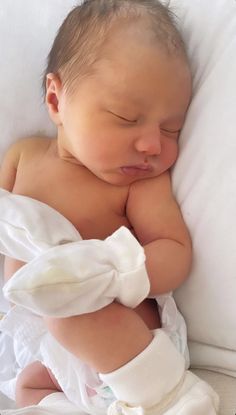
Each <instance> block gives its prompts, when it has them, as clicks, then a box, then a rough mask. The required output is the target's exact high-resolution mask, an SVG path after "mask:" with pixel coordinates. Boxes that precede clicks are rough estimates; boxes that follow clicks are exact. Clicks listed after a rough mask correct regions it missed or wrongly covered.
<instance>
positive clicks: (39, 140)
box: [9, 136, 52, 154]
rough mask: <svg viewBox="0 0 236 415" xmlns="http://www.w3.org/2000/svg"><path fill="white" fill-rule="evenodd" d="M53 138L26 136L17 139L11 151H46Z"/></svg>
mask: <svg viewBox="0 0 236 415" xmlns="http://www.w3.org/2000/svg"><path fill="white" fill-rule="evenodd" d="M51 141H52V139H51V138H47V137H37V136H32V137H26V138H22V139H21V140H19V141H17V142H16V143H14V144H13V145H12V146H11V147H10V149H9V150H10V151H15V152H17V153H20V154H22V153H24V152H34V151H36V150H37V151H45V150H47V149H48V147H49V146H50V143H51Z"/></svg>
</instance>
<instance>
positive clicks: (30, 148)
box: [0, 137, 51, 191]
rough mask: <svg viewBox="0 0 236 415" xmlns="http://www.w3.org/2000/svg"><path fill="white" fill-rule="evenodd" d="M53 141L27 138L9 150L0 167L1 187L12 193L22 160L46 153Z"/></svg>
mask: <svg viewBox="0 0 236 415" xmlns="http://www.w3.org/2000/svg"><path fill="white" fill-rule="evenodd" d="M50 142H51V139H49V138H42V137H27V138H22V139H21V140H18V141H16V142H15V143H13V144H12V145H11V146H10V147H9V148H8V150H7V152H6V154H5V156H4V158H3V161H2V163H1V167H0V187H2V188H4V189H6V190H9V191H12V189H13V186H14V182H15V177H16V172H17V169H18V165H19V162H20V160H21V158H22V157H23V156H24V155H26V156H29V157H32V155H33V154H34V153H35V154H39V153H40V151H41V152H43V151H46V149H47V148H48V147H49V145H50ZM36 152H37V153H36Z"/></svg>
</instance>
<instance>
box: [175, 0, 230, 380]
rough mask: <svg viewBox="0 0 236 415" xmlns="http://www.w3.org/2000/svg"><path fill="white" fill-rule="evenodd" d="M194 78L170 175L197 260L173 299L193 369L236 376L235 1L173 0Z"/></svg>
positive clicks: (195, 259)
mask: <svg viewBox="0 0 236 415" xmlns="http://www.w3.org/2000/svg"><path fill="white" fill-rule="evenodd" d="M170 3H171V6H172V7H174V9H175V12H176V13H177V14H178V16H179V17H180V20H181V21H180V26H181V28H182V32H183V36H184V38H185V40H186V43H187V49H188V53H189V57H190V60H191V65H192V70H193V75H194V97H193V101H192V104H191V107H190V109H189V112H188V116H187V120H186V123H185V128H184V130H183V132H182V136H181V151H180V157H179V160H178V162H177V164H176V166H175V169H174V173H173V184H174V190H175V193H176V195H177V199H178V201H179V203H180V205H181V208H182V211H183V214H184V218H185V220H186V222H187V224H188V227H189V229H190V232H191V235H192V240H193V250H194V262H193V268H192V272H191V275H190V278H189V280H188V281H187V282H186V283H185V284H184V285H183V286H182V287H181V288H180V289H179V290H178V291H177V292H176V295H175V298H176V300H177V304H178V306H179V308H180V309H181V311H182V313H183V315H184V317H185V319H186V321H187V326H188V336H189V340H190V342H189V346H190V358H191V364H192V366H197V367H209V368H211V369H215V370H217V371H222V372H225V373H228V374H231V375H234V376H236V301H235V295H236V220H235V218H236V1H235V0H214V4H213V3H212V2H211V1H206V0H195V1H191V2H190V1H189V0H171V2H170Z"/></svg>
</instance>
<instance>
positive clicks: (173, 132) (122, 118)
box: [111, 112, 181, 135]
mask: <svg viewBox="0 0 236 415" xmlns="http://www.w3.org/2000/svg"><path fill="white" fill-rule="evenodd" d="M111 114H112V115H114V116H115V117H116V118H119V119H120V120H122V121H125V122H127V123H129V124H135V123H136V122H137V121H138V120H137V119H135V120H129V119H128V118H125V117H122V116H121V115H118V114H115V113H114V112H111ZM161 131H163V132H164V133H167V134H171V135H172V134H173V135H174V134H179V133H180V131H181V130H175V131H171V130H167V129H165V128H161Z"/></svg>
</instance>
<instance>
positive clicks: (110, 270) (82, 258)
mask: <svg viewBox="0 0 236 415" xmlns="http://www.w3.org/2000/svg"><path fill="white" fill-rule="evenodd" d="M149 290H150V283H149V279H148V275H147V272H146V267H145V254H144V249H143V248H142V246H141V245H140V244H139V243H138V241H137V240H136V238H135V237H134V236H133V235H132V233H131V232H130V231H129V230H128V229H127V228H125V227H121V228H120V229H118V230H117V231H116V232H114V233H113V235H111V236H110V237H108V238H107V239H106V240H104V241H101V240H81V241H78V242H74V243H68V244H65V245H60V246H58V247H55V248H51V249H49V250H48V251H47V252H45V253H43V254H40V255H39V256H38V257H36V258H35V259H34V260H33V261H31V262H30V263H28V264H27V265H25V266H24V267H22V268H21V269H19V270H18V271H17V272H16V273H15V274H14V276H13V277H12V278H11V279H10V280H9V281H8V282H7V284H6V285H5V286H4V289H3V292H4V295H5V297H6V298H7V299H8V300H10V301H12V302H13V303H15V304H18V305H23V306H24V307H26V308H28V309H30V310H31V311H33V312H35V313H36V314H39V315H42V316H53V317H68V316H72V315H79V314H83V313H89V312H93V311H96V310H99V309H101V308H103V307H105V306H107V305H108V304H110V303H112V302H113V301H114V300H116V301H118V302H120V303H122V304H124V305H126V306H128V307H132V308H134V307H136V306H137V305H138V304H140V303H141V302H142V301H143V300H144V299H145V298H146V297H147V296H148V293H149Z"/></svg>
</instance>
